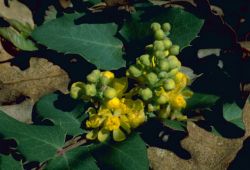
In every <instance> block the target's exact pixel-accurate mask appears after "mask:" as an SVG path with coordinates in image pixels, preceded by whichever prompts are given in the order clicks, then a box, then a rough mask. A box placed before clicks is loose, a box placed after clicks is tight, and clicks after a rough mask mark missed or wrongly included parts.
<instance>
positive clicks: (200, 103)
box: [187, 93, 219, 109]
mask: <svg viewBox="0 0 250 170" xmlns="http://www.w3.org/2000/svg"><path fill="white" fill-rule="evenodd" d="M218 99H219V97H218V96H216V95H212V94H205V93H194V94H193V96H192V97H191V98H190V99H188V101H187V109H195V108H206V107H211V106H213V105H214V104H215V103H216V101H217V100H218Z"/></svg>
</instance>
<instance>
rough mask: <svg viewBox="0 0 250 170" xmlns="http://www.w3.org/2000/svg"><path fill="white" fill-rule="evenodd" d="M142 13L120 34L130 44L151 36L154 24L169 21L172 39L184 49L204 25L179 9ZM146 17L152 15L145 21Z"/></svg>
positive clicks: (160, 9) (137, 14) (126, 24)
mask: <svg viewBox="0 0 250 170" xmlns="http://www.w3.org/2000/svg"><path fill="white" fill-rule="evenodd" d="M152 8H154V7H151V9H152ZM141 13H142V12H141V11H139V12H138V13H135V14H134V17H133V18H132V20H128V21H127V22H126V23H125V24H124V26H123V27H122V29H121V30H120V34H121V35H122V36H123V37H124V38H125V39H126V40H127V41H128V42H130V41H137V40H143V39H145V37H147V36H149V35H150V29H148V28H149V26H150V24H151V23H152V22H159V23H163V22H166V21H168V22H169V23H170V24H171V34H170V35H169V37H170V39H171V40H172V41H173V43H174V44H178V45H179V46H180V48H181V49H183V48H185V47H186V46H188V45H189V44H190V42H191V41H192V40H193V39H194V38H196V37H197V34H198V33H199V31H200V29H201V27H202V25H203V23H204V21H203V20H202V19H199V18H197V17H196V16H194V15H193V14H191V13H188V12H186V11H184V10H182V9H179V8H169V9H162V8H158V7H156V9H155V10H154V11H153V12H152V11H150V10H149V11H147V10H145V11H143V14H141ZM139 15H140V16H139ZM144 15H150V17H147V18H146V17H145V18H146V19H145V18H143V17H144ZM138 17H139V18H140V19H138Z"/></svg>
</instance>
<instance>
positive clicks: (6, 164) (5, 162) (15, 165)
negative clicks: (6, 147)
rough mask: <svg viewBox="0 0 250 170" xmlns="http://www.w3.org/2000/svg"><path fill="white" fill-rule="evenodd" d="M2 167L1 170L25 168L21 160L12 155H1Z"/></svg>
mask: <svg viewBox="0 0 250 170" xmlns="http://www.w3.org/2000/svg"><path fill="white" fill-rule="evenodd" d="M0 169H1V170H23V167H22V164H21V162H20V161H16V160H15V159H13V158H12V156H4V155H1V156H0Z"/></svg>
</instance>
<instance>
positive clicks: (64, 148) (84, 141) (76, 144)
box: [57, 138, 87, 156]
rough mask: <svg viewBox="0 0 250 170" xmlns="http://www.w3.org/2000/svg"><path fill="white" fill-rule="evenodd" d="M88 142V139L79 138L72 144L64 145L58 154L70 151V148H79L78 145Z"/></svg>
mask: <svg viewBox="0 0 250 170" xmlns="http://www.w3.org/2000/svg"><path fill="white" fill-rule="evenodd" d="M86 142H87V140H86V139H85V138H82V139H80V140H78V141H77V142H75V143H72V144H70V145H67V146H65V147H63V148H62V149H61V150H58V151H57V155H58V156H62V155H63V154H65V153H66V152H68V151H70V150H72V149H74V148H77V147H78V146H81V145H83V144H85V143H86Z"/></svg>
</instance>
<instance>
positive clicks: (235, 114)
mask: <svg viewBox="0 0 250 170" xmlns="http://www.w3.org/2000/svg"><path fill="white" fill-rule="evenodd" d="M223 116H224V118H225V119H226V120H227V121H229V122H231V123H233V124H235V125H236V126H238V127H239V128H241V129H243V130H244V129H245V126H244V123H243V120H242V116H243V113H242V109H241V108H240V107H239V106H238V105H237V104H236V103H225V104H224V105H223Z"/></svg>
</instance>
